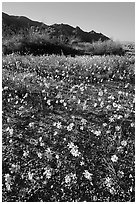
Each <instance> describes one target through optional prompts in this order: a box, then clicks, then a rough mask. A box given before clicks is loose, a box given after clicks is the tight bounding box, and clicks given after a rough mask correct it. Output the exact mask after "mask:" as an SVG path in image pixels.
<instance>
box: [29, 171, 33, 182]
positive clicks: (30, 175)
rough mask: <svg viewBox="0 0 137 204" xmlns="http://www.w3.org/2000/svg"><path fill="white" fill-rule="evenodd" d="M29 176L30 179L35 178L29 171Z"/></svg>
mask: <svg viewBox="0 0 137 204" xmlns="http://www.w3.org/2000/svg"><path fill="white" fill-rule="evenodd" d="M28 177H29V180H32V178H33V173H30V172H29V173H28Z"/></svg>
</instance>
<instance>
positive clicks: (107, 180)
mask: <svg viewBox="0 0 137 204" xmlns="http://www.w3.org/2000/svg"><path fill="white" fill-rule="evenodd" d="M104 183H105V185H106V186H107V187H111V186H112V179H111V178H110V177H107V178H105V182H104Z"/></svg>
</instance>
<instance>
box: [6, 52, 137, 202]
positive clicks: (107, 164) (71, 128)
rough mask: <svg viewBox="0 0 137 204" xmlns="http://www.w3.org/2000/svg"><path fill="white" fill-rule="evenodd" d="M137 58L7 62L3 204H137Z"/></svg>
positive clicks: (8, 57) (47, 58)
mask: <svg viewBox="0 0 137 204" xmlns="http://www.w3.org/2000/svg"><path fill="white" fill-rule="evenodd" d="M134 69H135V57H134V56H132V55H131V56H126V55H125V56H114V55H109V56H93V57H91V56H76V57H75V58H74V57H69V56H68V57H65V56H57V55H49V56H48V55H43V56H33V55H25V56H21V55H17V54H10V55H5V56H3V70H2V72H3V73H2V83H3V84H2V86H3V89H2V97H3V98H2V103H3V104H2V110H3V114H2V126H3V130H2V131H3V132H2V150H3V155H2V169H3V171H2V174H3V175H2V180H3V186H2V190H3V192H2V199H3V202H25V201H26V202H40V201H41V202H48V201H50V202H55V201H56V202H57V201H62V202H65V201H69V202H71V201H75V202H82V201H89V202H95V201H96V202H111V201H113V202H125V201H129V202H131V201H132V202H133V201H135V195H134V194H135V98H134V96H135V70H134Z"/></svg>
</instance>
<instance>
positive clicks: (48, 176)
mask: <svg viewBox="0 0 137 204" xmlns="http://www.w3.org/2000/svg"><path fill="white" fill-rule="evenodd" d="M44 170H45V172H44V173H43V175H46V178H47V179H50V178H51V176H52V172H51V171H52V169H50V168H48V167H46V168H44Z"/></svg>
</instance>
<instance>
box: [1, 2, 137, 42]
mask: <svg viewBox="0 0 137 204" xmlns="http://www.w3.org/2000/svg"><path fill="white" fill-rule="evenodd" d="M2 11H3V12H5V13H7V14H9V15H18V16H26V17H28V18H30V19H32V20H36V21H41V22H43V23H45V24H47V25H51V24H54V23H64V24H69V25H71V26H73V27H76V26H79V27H80V28H81V29H83V30H84V31H88V32H89V31H91V30H94V31H96V32H101V33H103V34H104V35H106V36H108V37H110V38H112V39H113V40H119V41H135V3H134V2H3V3H2Z"/></svg>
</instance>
